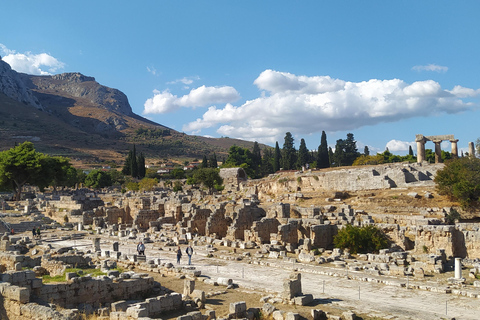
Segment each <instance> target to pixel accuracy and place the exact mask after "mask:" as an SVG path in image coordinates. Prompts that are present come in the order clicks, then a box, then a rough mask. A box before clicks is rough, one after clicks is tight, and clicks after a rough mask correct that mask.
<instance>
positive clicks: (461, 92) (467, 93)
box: [448, 86, 480, 98]
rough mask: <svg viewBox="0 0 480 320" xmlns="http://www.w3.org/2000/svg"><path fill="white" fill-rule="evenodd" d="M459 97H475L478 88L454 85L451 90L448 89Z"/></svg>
mask: <svg viewBox="0 0 480 320" xmlns="http://www.w3.org/2000/svg"><path fill="white" fill-rule="evenodd" d="M448 92H450V93H451V94H453V95H455V96H457V97H459V98H469V97H476V96H478V95H479V94H480V89H477V90H474V89H470V88H465V87H462V86H455V87H454V88H453V90H451V91H448Z"/></svg>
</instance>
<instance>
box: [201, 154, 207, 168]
mask: <svg viewBox="0 0 480 320" xmlns="http://www.w3.org/2000/svg"><path fill="white" fill-rule="evenodd" d="M200 167H201V168H208V160H207V156H206V155H203V159H202V164H201V165H200Z"/></svg>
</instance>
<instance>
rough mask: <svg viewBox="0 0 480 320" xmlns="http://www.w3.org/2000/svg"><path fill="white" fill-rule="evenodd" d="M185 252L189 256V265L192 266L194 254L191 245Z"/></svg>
mask: <svg viewBox="0 0 480 320" xmlns="http://www.w3.org/2000/svg"><path fill="white" fill-rule="evenodd" d="M185 252H186V253H187V255H188V265H191V264H192V254H193V248H192V246H191V245H189V246H188V247H187V249H186V250H185Z"/></svg>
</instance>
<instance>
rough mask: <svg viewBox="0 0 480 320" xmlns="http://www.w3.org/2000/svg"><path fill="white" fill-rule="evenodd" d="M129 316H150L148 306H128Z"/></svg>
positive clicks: (136, 317) (135, 317)
mask: <svg viewBox="0 0 480 320" xmlns="http://www.w3.org/2000/svg"><path fill="white" fill-rule="evenodd" d="M126 313H127V316H128V317H132V318H134V319H138V318H140V317H148V310H147V309H146V308H139V307H138V306H132V307H129V308H127V312H126Z"/></svg>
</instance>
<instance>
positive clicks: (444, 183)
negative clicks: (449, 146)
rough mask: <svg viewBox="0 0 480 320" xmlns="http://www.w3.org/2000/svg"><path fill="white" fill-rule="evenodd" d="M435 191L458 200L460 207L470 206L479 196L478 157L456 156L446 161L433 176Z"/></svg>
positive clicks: (479, 172)
mask: <svg viewBox="0 0 480 320" xmlns="http://www.w3.org/2000/svg"><path fill="white" fill-rule="evenodd" d="M435 183H436V184H437V191H438V193H440V194H442V195H446V196H448V197H450V198H451V199H452V200H456V201H458V202H460V204H461V206H462V208H464V209H465V208H468V207H472V206H473V205H474V204H475V203H477V202H478V200H479V197H480V159H477V158H470V157H464V158H458V159H454V160H450V161H447V162H446V163H445V167H444V168H443V169H442V170H439V171H438V172H437V175H436V176H435Z"/></svg>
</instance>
